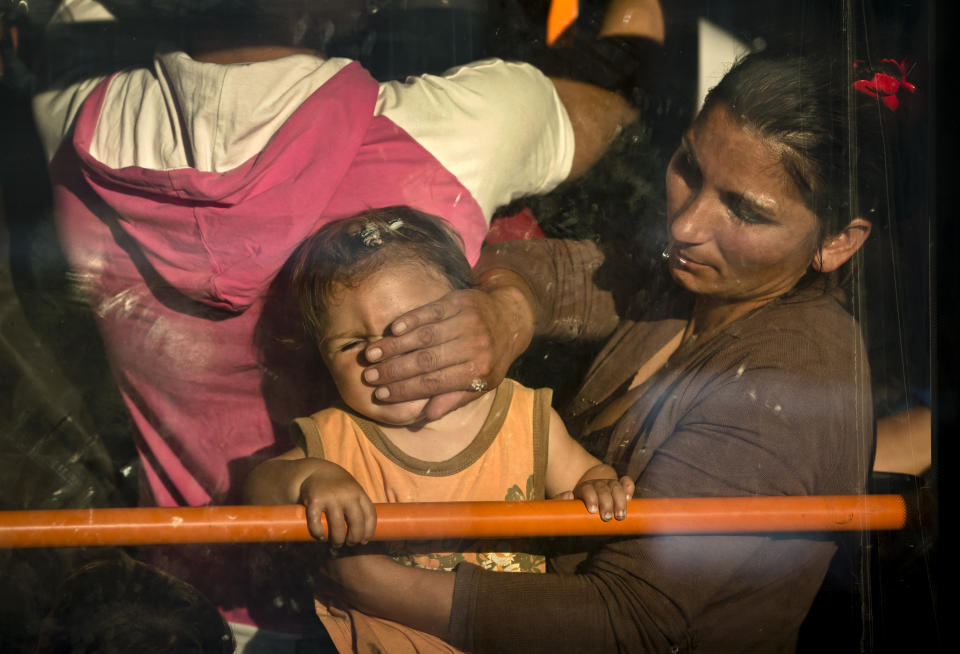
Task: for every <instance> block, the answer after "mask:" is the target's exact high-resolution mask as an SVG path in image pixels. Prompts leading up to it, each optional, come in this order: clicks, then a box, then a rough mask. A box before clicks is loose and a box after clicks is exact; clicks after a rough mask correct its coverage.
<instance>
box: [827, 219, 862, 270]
mask: <svg viewBox="0 0 960 654" xmlns="http://www.w3.org/2000/svg"><path fill="white" fill-rule="evenodd" d="M870 228H871V225H870V221H869V220H865V219H863V218H854V219H853V220H851V221H850V224H849V225H847V226H846V227H845V228H844V229H843V230H842V231H841V232H840V233H838V234H834V235H833V236H828V237H827V239H826V240H825V241H824V242H823V246H822V247H821V248H820V251H819V252H817V254H816V256H814V257H813V267H814V268H815V269H816V270H818V271H820V272H824V273H828V272H833V271H834V270H836V269H837V268H839V267H840V266H842V265H843V264H845V263H846V262H847V261H848V260H849V259H850V257H852V256H853V255H854V254H856V252H857V250H859V249H860V246H861V245H863V242H864V241H866V240H867V237H868V236H870Z"/></svg>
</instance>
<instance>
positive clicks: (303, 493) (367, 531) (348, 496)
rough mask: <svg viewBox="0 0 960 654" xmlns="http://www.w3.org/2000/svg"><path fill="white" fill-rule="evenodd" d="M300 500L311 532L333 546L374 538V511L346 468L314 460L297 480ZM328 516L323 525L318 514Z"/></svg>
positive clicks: (375, 525) (353, 543)
mask: <svg viewBox="0 0 960 654" xmlns="http://www.w3.org/2000/svg"><path fill="white" fill-rule="evenodd" d="M300 503H301V504H303V505H304V506H305V507H306V509H307V527H308V528H309V529H310V534H311V535H312V536H313V537H314V538H316V539H317V540H321V541H328V542H329V543H330V544H331V545H333V546H334V547H340V546H341V545H357V544H363V543H366V542H367V541H369V540H370V539H371V538H373V533H374V531H375V530H376V528H377V512H376V509H374V506H373V502H371V501H370V498H369V497H368V496H367V493H366V492H365V491H364V490H363V488H362V487H361V486H360V484H358V483H357V481H356V480H355V479H354V478H353V477H352V476H351V475H350V473H348V472H347V471H346V470H344V469H343V468H341V467H340V466H338V465H336V464H335V463H331V462H329V461H323V460H322V459H317V460H316V468H315V470H314V471H313V472H311V473H310V474H309V475H308V476H307V477H306V478H305V479H304V480H303V482H302V483H301V484H300ZM324 514H325V515H326V517H327V528H326V529H324V526H323V522H322V520H321V516H323V515H324Z"/></svg>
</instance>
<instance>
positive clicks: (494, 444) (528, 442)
mask: <svg viewBox="0 0 960 654" xmlns="http://www.w3.org/2000/svg"><path fill="white" fill-rule="evenodd" d="M494 392H495V393H496V396H495V397H494V400H493V404H492V406H491V408H490V412H489V414H488V415H487V418H486V420H485V421H484V424H483V426H482V427H481V428H480V430H479V432H478V433H477V435H476V436H475V437H474V439H473V441H471V443H470V444H469V445H468V446H467V447H466V448H464V449H463V450H462V451H461V452H460V453H458V454H456V455H454V456H453V457H451V458H450V459H447V460H446V461H423V460H420V459H416V458H413V457H411V456H409V455H407V454H405V453H404V452H403V451H401V450H400V449H399V448H397V447H396V446H395V445H394V444H393V443H392V442H391V441H390V440H389V439H388V438H387V437H386V436H385V435H384V433H383V432H382V431H381V430H380V428H379V427H378V426H377V425H376V424H375V423H372V422H370V421H369V420H365V419H364V418H361V417H359V416H357V415H355V414H351V413H348V412H346V411H343V410H340V409H326V410H323V411H320V412H318V413H315V414H314V415H312V416H310V417H309V418H298V419H296V420H295V421H294V424H293V425H292V428H291V432H292V437H293V440H294V443H295V444H297V445H299V446H300V447H301V448H303V450H304V451H305V452H306V454H307V456H309V457H317V458H322V459H326V460H328V461H332V462H333V463H336V464H337V465H339V466H341V467H343V468H344V469H345V470H347V471H348V472H349V473H350V474H351V475H353V477H354V478H355V479H356V480H357V482H358V483H359V484H360V485H361V486H362V487H363V489H364V490H365V491H366V492H367V494H368V495H369V496H370V499H371V500H372V501H373V502H374V503H381V502H450V501H458V500H459V501H468V500H492V501H503V500H507V501H524V500H540V499H544V480H545V477H546V470H547V442H548V436H549V424H550V423H549V419H550V400H551V396H552V391H550V389H537V390H532V389H529V388H526V387H525V386H522V385H520V384H518V383H517V382H514V381H512V380H505V381H504V382H503V383H502V384H501V385H500V386H498V387H497V389H496V390H495V391H494ZM518 547H520V549H524V548H526V549H527V550H530V549H531V548H530V544H529V543H523V544H520V543H512V544H511V543H506V542H487V541H484V542H463V541H457V540H453V541H442V542H417V543H412V542H409V543H408V542H399V543H392V544H390V549H389V551H390V553H391V555H392V556H393V558H394V559H395V560H397V561H398V562H400V563H403V564H405V565H412V566H416V567H420V568H427V569H434V570H452V569H453V568H455V567H456V566H457V564H459V563H461V562H464V561H467V562H470V563H474V564H476V565H479V566H481V567H483V568H486V569H488V570H499V571H507V572H544V571H545V568H546V561H545V558H544V556H543V555H540V554H532V553H527V552H522V551H520V552H518V551H515V550H516V549H517V548H518ZM317 614H318V615H319V617H320V620H321V621H322V622H323V624H324V626H325V627H326V628H327V631H328V632H329V633H330V637H331V638H332V639H333V642H334V643H335V644H336V646H337V649H339V650H340V651H341V652H377V651H380V652H390V654H394V653H396V654H405V653H414V652H418V653H422V652H457V651H459V650H456V649H455V648H453V647H451V646H450V645H449V644H448V643H446V642H445V641H443V640H441V639H439V638H436V637H435V636H431V635H430V634H426V633H423V632H420V631H417V630H415V629H411V628H409V627H406V626H404V625H400V624H398V623H395V622H392V621H389V620H383V619H381V618H374V617H371V616H368V615H364V614H363V613H360V612H359V611H356V610H354V609H352V608H350V607H348V606H342V605H338V603H337V601H336V598H330V597H323V598H322V599H318V600H317Z"/></svg>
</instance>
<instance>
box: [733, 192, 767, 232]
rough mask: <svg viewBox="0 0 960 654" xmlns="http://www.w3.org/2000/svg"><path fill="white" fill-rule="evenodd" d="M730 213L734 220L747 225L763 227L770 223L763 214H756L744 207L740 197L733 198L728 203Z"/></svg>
mask: <svg viewBox="0 0 960 654" xmlns="http://www.w3.org/2000/svg"><path fill="white" fill-rule="evenodd" d="M729 206H730V213H731V214H733V217H734V219H736V220H738V221H739V222H741V223H744V224H747V225H764V224H766V223H769V222H770V219H768V218H767V217H766V216H764V215H763V214H760V213H757V212H756V211H754V210H753V209H751V208H750V207H748V206H747V205H746V203H745V202H744V201H743V198H741V197H733V198H731V199H730V201H729Z"/></svg>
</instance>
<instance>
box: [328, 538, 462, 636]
mask: <svg viewBox="0 0 960 654" xmlns="http://www.w3.org/2000/svg"><path fill="white" fill-rule="evenodd" d="M327 573H328V575H329V576H330V578H331V579H332V580H333V581H335V582H337V583H338V584H340V586H341V587H342V588H343V591H344V592H343V599H344V600H346V601H347V602H348V603H350V605H352V606H354V607H356V608H357V609H359V610H360V611H362V612H364V613H367V614H369V615H375V616H378V617H381V618H386V619H388V620H393V621H395V622H400V623H402V624H405V625H408V626H410V627H413V628H415V629H419V630H420V631H425V632H427V633H430V634H433V635H435V636H439V637H440V638H444V639H449V624H450V611H451V606H452V603H453V585H454V582H455V575H454V573H452V572H441V571H436V570H424V569H422V568H415V567H410V566H405V565H401V564H399V563H397V562H395V561H394V560H393V559H392V558H390V557H389V556H385V555H380V554H353V555H346V556H338V557H335V558H332V559H331V560H330V562H329V563H328V565H327Z"/></svg>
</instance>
